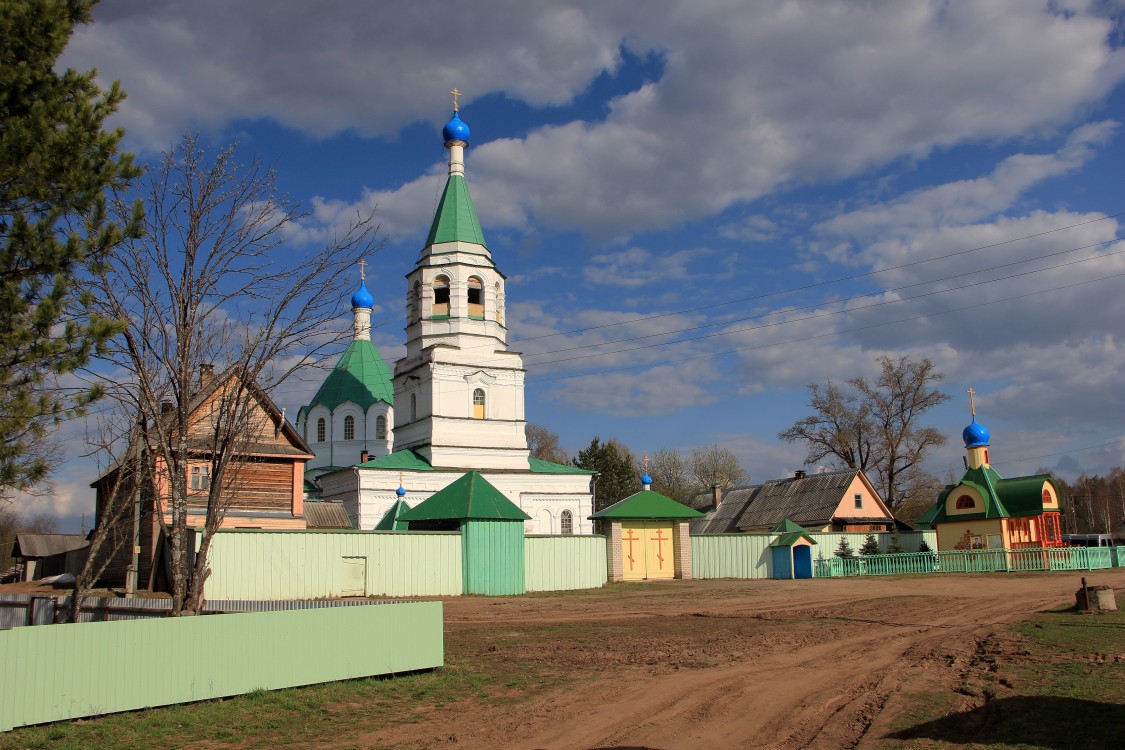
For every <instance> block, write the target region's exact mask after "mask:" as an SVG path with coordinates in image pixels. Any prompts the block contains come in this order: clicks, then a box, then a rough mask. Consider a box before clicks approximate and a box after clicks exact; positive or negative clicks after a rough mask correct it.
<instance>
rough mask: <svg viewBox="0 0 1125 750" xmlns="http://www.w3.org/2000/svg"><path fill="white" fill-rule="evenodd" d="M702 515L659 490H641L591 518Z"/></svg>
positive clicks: (689, 516) (686, 517) (684, 516)
mask: <svg viewBox="0 0 1125 750" xmlns="http://www.w3.org/2000/svg"><path fill="white" fill-rule="evenodd" d="M702 515H703V514H702V513H700V512H699V511H698V510H696V509H695V508H689V507H688V506H686V505H684V504H683V503H678V502H676V501H675V500H673V499H672V498H670V497H665V496H664V495H661V494H660V493H659V492H653V491H652V490H641V491H640V492H638V493H637V494H635V495H630V496H629V497H627V498H625V499H624V500H621V501H619V502H616V503H614V504H613V505H611V506H609V507H608V508H603V509H601V510H599V511H598V512H597V513H595V514H594V515H592V516H590V518H609V519H619V520H620V519H638V520H639V519H646V518H652V519H662V520H666V519H684V520H687V519H691V518H699V517H701V516H702Z"/></svg>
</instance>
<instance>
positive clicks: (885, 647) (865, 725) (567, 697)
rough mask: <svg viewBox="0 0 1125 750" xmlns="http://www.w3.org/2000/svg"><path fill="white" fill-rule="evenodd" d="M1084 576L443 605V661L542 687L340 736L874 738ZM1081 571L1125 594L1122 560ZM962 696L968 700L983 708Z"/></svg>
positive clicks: (685, 585) (686, 744)
mask: <svg viewBox="0 0 1125 750" xmlns="http://www.w3.org/2000/svg"><path fill="white" fill-rule="evenodd" d="M1080 575H1081V574H1071V573H1066V574H1063V573H1050V574H992V575H981V576H975V575H964V576H952V575H951V576H914V577H894V578H864V579H836V580H819V579H818V580H811V581H673V582H664V583H652V584H647V585H645V586H643V587H640V588H637V587H632V588H627V589H623V590H619V591H616V590H612V589H611V590H610V591H609V592H606V591H601V592H594V593H570V594H567V595H555V596H548V597H542V596H525V597H512V598H496V599H493V598H486V597H462V598H456V599H449V600H446V603H445V619H446V659H447V663H448V664H449V668H457V665H459V664H469V663H476V664H487V666H488V667H489V669H490V671H493V672H495V671H499V672H501V673H511V674H516V675H519V674H524V675H526V677H527V680H526V682H527V684H529V685H531V686H532V689H531V690H530V691H529V692H530V697H528V695H527V694H526V693H525V694H523V695H522V696H521V697H520V699H519V700H516V701H514V702H513V703H512V704H511V705H497V703H496V701H485V702H483V703H482V702H480V701H475V700H471V699H466V700H463V701H457V702H455V703H453V704H449V705H446V706H442V707H440V708H436V707H435V708H432V709H430V710H428V711H424V712H423V716H422V718H421V720H420V721H417V722H416V723H411V724H399V725H396V726H395V727H394V728H393V729H391V730H382V731H379V732H378V733H371V734H367V735H360V736H359V737H355V738H351V737H349V738H348V741H347V742H346V744H348V745H352V744H353V742H354V743H355V744H358V746H360V747H388V746H392V747H458V748H460V747H474V748H475V747H480V748H668V749H671V748H756V747H769V748H806V747H811V748H853V747H860V748H864V747H869V748H870V747H878V746H880V745H882V744H883V743H882V742H881V740H882V739H883V738H885V737H886V735H887V734H888V733H889V732H890V731H892V728H893V727H894V726H895V719H896V717H897V716H898V715H899V714H900V713H901V711H903V710H905V709H904V707H907V706H908V705H909V703H910V701H911V700H914V698H913V696H914V695H915V694H917V693H927V692H933V693H944V694H955V691H957V689H958V688H959V687H960V686H962V685H963V684H964V683H965V682H966V680H967V679H968V678H969V677H970V676H971V674H972V673H973V672H976V671H988V670H993V671H995V668H996V667H995V662H996V661H997V659H1003V658H1004V657H1005V649H1006V648H1007V647H1008V646H1007V644H1009V643H1010V642H1011V641H1010V638H1009V637H1008V635H1007V633H1008V626H1009V625H1010V624H1012V623H1014V622H1017V621H1020V620H1024V619H1027V618H1028V617H1029V616H1031V615H1033V614H1034V613H1036V612H1039V611H1046V610H1052V609H1060V608H1063V607H1066V606H1070V605H1072V604H1073V603H1074V592H1075V590H1076V589H1077V588H1078V587H1079V586H1080ZM1087 576H1088V578H1089V579H1090V582H1091V585H1093V584H1095V583H1098V584H1109V585H1112V586H1114V587H1115V588H1117V589H1118V590H1119V591H1121V590H1125V569H1115V570H1107V571H1094V572H1091V573H1088V574H1087ZM1118 658H1120V657H1118ZM556 678H559V679H556ZM536 685H540V687H535V686H536ZM905 696H912V697H911V698H910V699H909V700H908V699H907V698H905ZM957 699H958V700H959V701H962V703H961V705H960V707H962V708H964V709H966V710H967V709H971V708H974V707H976V705H979V701H983V698H973V697H972V696H970V695H957ZM974 701H977V702H978V703H977V704H976V705H974Z"/></svg>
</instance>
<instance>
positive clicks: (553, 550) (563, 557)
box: [523, 536, 609, 591]
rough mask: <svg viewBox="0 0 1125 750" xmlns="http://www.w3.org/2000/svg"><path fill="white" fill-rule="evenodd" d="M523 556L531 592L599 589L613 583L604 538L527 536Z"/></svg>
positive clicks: (525, 575) (525, 573) (526, 579)
mask: <svg viewBox="0 0 1125 750" xmlns="http://www.w3.org/2000/svg"><path fill="white" fill-rule="evenodd" d="M523 554H524V577H525V582H526V585H527V590H528V591H564V590H569V589H596V588H599V587H601V586H604V585H605V583H606V581H607V580H609V577H608V570H607V566H606V560H607V558H606V546H605V537H604V536H527V537H525V538H524V547H523Z"/></svg>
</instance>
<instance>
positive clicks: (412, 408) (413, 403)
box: [410, 393, 418, 422]
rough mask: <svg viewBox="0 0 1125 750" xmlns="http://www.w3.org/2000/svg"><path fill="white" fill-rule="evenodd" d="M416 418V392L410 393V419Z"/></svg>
mask: <svg viewBox="0 0 1125 750" xmlns="http://www.w3.org/2000/svg"><path fill="white" fill-rule="evenodd" d="M416 419H418V394H416V393H411V394H410V421H411V422H413V421H414V420H416Z"/></svg>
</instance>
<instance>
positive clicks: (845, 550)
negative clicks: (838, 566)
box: [833, 536, 855, 560]
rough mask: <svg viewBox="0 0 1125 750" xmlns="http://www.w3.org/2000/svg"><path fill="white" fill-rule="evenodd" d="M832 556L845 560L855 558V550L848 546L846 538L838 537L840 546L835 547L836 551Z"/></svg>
mask: <svg viewBox="0 0 1125 750" xmlns="http://www.w3.org/2000/svg"><path fill="white" fill-rule="evenodd" d="M833 554H834V555H836V557H842V558H844V559H845V560H847V559H850V558H852V557H855V550H853V549H852V545H850V544H848V538H847V537H846V536H842V537H840V544H839V545H838V546H837V547H836V551H835V552H834V553H833Z"/></svg>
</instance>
